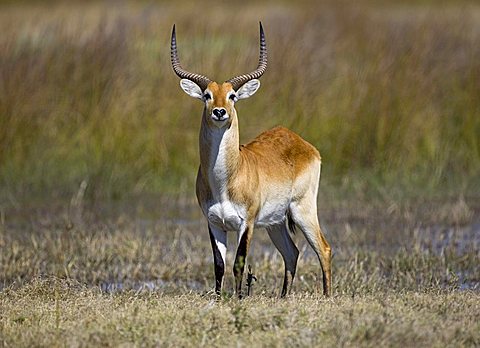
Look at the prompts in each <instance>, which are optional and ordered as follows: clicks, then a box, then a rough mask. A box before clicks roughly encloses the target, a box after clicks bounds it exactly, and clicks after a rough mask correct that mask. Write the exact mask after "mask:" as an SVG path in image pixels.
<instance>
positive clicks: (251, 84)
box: [237, 79, 260, 100]
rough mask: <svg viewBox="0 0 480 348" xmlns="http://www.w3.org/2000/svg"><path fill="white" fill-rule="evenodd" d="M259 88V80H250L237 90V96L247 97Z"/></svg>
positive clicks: (240, 97)
mask: <svg viewBox="0 0 480 348" xmlns="http://www.w3.org/2000/svg"><path fill="white" fill-rule="evenodd" d="M259 88H260V81H259V80H257V79H253V80H250V81H248V82H246V83H245V84H244V85H243V86H242V87H240V88H239V89H238V91H237V98H238V99H239V100H240V99H247V98H250V97H251V96H252V95H254V94H255V92H256V91H258V89H259Z"/></svg>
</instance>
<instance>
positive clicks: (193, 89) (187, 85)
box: [180, 79, 203, 100]
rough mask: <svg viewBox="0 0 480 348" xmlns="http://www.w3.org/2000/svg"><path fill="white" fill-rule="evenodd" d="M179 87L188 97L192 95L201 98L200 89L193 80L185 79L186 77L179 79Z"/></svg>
mask: <svg viewBox="0 0 480 348" xmlns="http://www.w3.org/2000/svg"><path fill="white" fill-rule="evenodd" d="M180 87H181V88H182V89H183V91H184V92H185V93H187V94H188V95H189V96H190V97H194V98H197V99H200V100H201V99H203V92H202V89H201V88H200V86H199V85H197V84H196V83H195V82H193V81H190V80H187V79H181V80H180Z"/></svg>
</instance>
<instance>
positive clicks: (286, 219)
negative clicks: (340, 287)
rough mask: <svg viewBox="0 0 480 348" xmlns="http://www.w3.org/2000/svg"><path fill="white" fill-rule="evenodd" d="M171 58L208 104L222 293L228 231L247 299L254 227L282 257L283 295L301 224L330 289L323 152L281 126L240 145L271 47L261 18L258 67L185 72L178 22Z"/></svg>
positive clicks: (204, 165) (205, 183)
mask: <svg viewBox="0 0 480 348" xmlns="http://www.w3.org/2000/svg"><path fill="white" fill-rule="evenodd" d="M171 60H172V66H173V70H174V71H175V73H176V74H177V75H178V76H179V77H180V78H181V79H182V80H181V81H180V86H181V87H182V89H183V90H184V91H185V93H187V94H188V95H190V96H191V97H194V98H197V99H200V100H201V101H202V102H203V103H204V107H203V115H202V124H201V129H200V140H199V145H200V168H199V169H198V175H197V185H196V186H197V198H198V202H199V204H200V206H201V208H202V211H203V214H204V215H205V217H206V218H207V221H208V230H209V232H210V241H211V243H212V249H213V257H214V264H215V281H216V283H215V290H216V292H217V293H220V292H221V289H222V281H223V275H224V273H225V256H226V251H227V231H236V232H237V234H238V248H237V253H236V257H235V264H234V267H233V274H234V276H235V288H236V292H237V294H238V296H240V297H241V296H242V279H243V270H244V267H245V258H246V257H247V254H248V249H249V245H250V241H251V239H252V234H253V229H254V227H264V228H266V230H267V232H268V235H269V236H270V238H271V240H272V241H273V244H275V246H276V247H277V249H278V250H279V251H280V253H281V254H282V256H283V260H284V262H285V277H284V281H283V289H282V296H285V295H286V294H287V293H289V292H290V289H291V285H292V281H293V278H294V276H295V270H296V266H297V259H298V249H297V247H296V246H295V244H294V243H293V241H292V239H291V238H290V235H289V232H288V229H289V228H290V230H293V229H294V228H295V227H297V228H299V229H300V230H301V231H302V232H303V234H304V235H305V237H306V239H307V241H308V242H309V243H310V245H311V246H312V248H313V250H314V251H315V252H316V254H317V255H318V258H319V260H320V265H321V268H322V272H323V291H324V294H325V295H327V296H329V295H330V294H331V291H332V290H331V288H332V286H331V284H332V277H331V249H330V246H329V244H328V242H327V240H326V239H325V236H324V234H323V233H322V230H321V229H320V224H319V222H318V217H317V192H318V185H319V180H320V165H321V161H320V154H319V153H318V151H317V150H316V149H315V147H313V146H312V145H311V144H309V143H308V142H306V141H305V140H303V139H302V138H301V137H300V136H298V135H297V134H295V133H294V132H292V131H290V130H288V129H286V128H283V127H276V128H273V129H270V130H268V131H266V132H263V133H262V134H260V135H259V136H258V137H257V138H255V139H254V140H253V141H252V142H250V143H248V144H246V145H240V143H239V134H238V118H237V112H236V110H235V103H236V102H237V101H239V100H242V99H246V98H249V97H251V96H252V95H253V94H255V92H256V91H257V90H258V88H259V87H260V81H259V80H258V78H259V77H260V76H262V75H263V73H264V72H265V70H266V68H267V47H266V43H265V35H264V32H263V28H262V24H261V23H260V57H259V63H258V67H257V69H256V70H255V71H253V72H251V73H248V74H244V75H240V76H237V77H234V78H231V79H230V80H227V81H225V82H223V83H221V84H219V83H217V82H214V81H211V80H210V79H208V78H207V77H205V76H202V75H199V74H196V73H191V72H188V71H186V70H184V69H183V68H182V67H181V65H180V60H179V58H178V54H177V42H176V35H175V26H173V30H172V41H171Z"/></svg>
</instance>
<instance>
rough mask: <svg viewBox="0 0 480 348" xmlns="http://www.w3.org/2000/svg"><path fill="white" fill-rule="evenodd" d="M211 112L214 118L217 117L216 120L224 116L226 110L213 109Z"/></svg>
mask: <svg viewBox="0 0 480 348" xmlns="http://www.w3.org/2000/svg"><path fill="white" fill-rule="evenodd" d="M212 112H213V114H214V115H215V117H217V118H222V117H223V116H225V115H226V114H227V110H225V109H224V108H215V109H213V111H212Z"/></svg>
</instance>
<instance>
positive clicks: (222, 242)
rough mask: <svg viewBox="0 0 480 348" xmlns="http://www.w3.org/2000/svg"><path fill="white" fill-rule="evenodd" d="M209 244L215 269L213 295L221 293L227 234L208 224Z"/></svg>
mask: <svg viewBox="0 0 480 348" xmlns="http://www.w3.org/2000/svg"><path fill="white" fill-rule="evenodd" d="M208 231H209V234H210V242H211V243H212V251H213V264H214V267H215V293H216V294H217V295H220V293H221V291H222V283H223V275H224V273H225V257H226V255H227V233H226V232H225V231H223V230H221V229H219V228H218V227H215V226H214V225H211V224H208Z"/></svg>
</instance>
